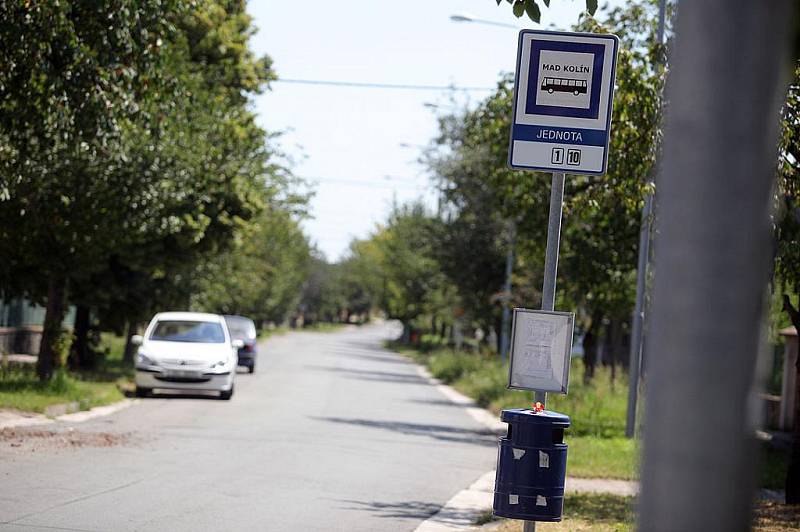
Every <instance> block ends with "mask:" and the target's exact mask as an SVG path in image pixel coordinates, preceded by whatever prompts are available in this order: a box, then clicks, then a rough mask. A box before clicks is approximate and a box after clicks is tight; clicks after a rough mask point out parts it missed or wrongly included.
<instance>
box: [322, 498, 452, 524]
mask: <svg viewBox="0 0 800 532" xmlns="http://www.w3.org/2000/svg"><path fill="white" fill-rule="evenodd" d="M335 500H337V501H338V502H342V503H345V504H348V505H349V506H345V509H347V510H361V511H365V512H370V513H371V514H372V515H374V516H376V517H383V518H390V519H414V520H419V519H427V518H428V517H430V516H432V515H433V514H435V513H436V512H438V511H439V508H441V506H440V505H438V504H434V503H430V502H422V501H403V502H380V501H353V500H346V499H344V500H342V499H335Z"/></svg>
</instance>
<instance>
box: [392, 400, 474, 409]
mask: <svg viewBox="0 0 800 532" xmlns="http://www.w3.org/2000/svg"><path fill="white" fill-rule="evenodd" d="M407 402H409V403H417V404H420V405H433V406H450V407H456V408H464V405H460V404H458V403H454V402H453V401H448V400H447V399H408V401H407ZM467 406H470V405H467Z"/></svg>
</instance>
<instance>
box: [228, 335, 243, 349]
mask: <svg viewBox="0 0 800 532" xmlns="http://www.w3.org/2000/svg"><path fill="white" fill-rule="evenodd" d="M231 345H232V346H233V347H235V348H236V349H241V348H243V347H244V340H240V339H238V338H237V339H236V340H232V341H231Z"/></svg>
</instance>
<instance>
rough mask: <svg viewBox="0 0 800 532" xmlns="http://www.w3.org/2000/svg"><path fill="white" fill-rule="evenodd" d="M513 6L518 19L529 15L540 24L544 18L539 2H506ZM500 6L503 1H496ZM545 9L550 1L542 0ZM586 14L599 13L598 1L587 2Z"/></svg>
mask: <svg viewBox="0 0 800 532" xmlns="http://www.w3.org/2000/svg"><path fill="white" fill-rule="evenodd" d="M505 1H506V3H507V4H510V5H511V11H512V13H514V16H515V17H517V18H520V17H522V16H523V15H527V16H528V18H529V19H531V20H532V21H533V22H539V21H540V20H541V18H542V9H541V8H540V7H539V1H538V0H505ZM495 2H496V3H497V5H498V6H499V5H500V4H501V3H502V2H503V0H495ZM541 3H542V4H544V6H545V7H550V0H541ZM586 12H587V13H589V14H590V15H594V14H595V12H597V0H586Z"/></svg>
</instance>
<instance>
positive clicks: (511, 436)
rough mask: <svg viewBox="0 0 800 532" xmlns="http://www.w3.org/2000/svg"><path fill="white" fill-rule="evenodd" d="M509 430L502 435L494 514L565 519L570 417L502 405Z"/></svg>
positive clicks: (556, 519) (553, 519)
mask: <svg viewBox="0 0 800 532" xmlns="http://www.w3.org/2000/svg"><path fill="white" fill-rule="evenodd" d="M500 419H501V420H502V421H504V422H506V423H508V434H507V435H506V436H505V437H503V438H500V444H499V450H498V456H497V475H496V477H495V484H494V505H493V511H494V514H495V515H497V516H500V517H508V518H511V519H522V520H526V521H551V522H552V521H561V509H562V507H563V504H564V480H565V479H566V476H567V444H566V443H564V430H566V429H567V428H569V416H565V415H564V414H559V413H558V412H551V411H549V410H544V411H542V412H538V413H537V412H534V411H533V410H530V409H527V408H513V409H509V410H503V412H502V414H501V416H500Z"/></svg>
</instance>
